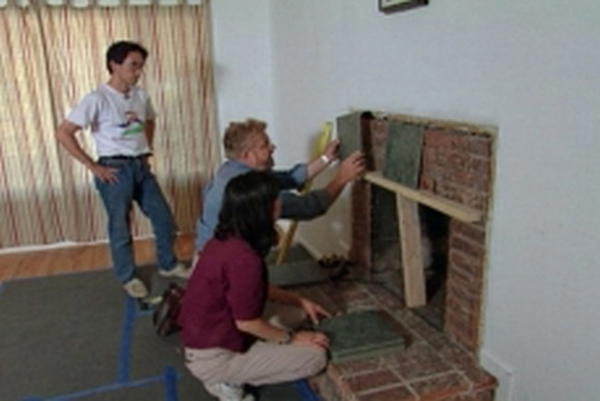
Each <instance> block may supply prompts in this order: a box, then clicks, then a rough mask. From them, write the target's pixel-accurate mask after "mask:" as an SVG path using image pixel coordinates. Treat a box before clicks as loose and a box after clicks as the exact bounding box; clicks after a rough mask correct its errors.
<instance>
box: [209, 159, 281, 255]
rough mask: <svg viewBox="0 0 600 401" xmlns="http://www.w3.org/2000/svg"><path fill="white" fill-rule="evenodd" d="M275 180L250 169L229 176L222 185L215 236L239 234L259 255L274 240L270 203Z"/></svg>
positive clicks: (274, 194) (276, 189) (276, 186)
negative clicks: (225, 185) (222, 194)
mask: <svg viewBox="0 0 600 401" xmlns="http://www.w3.org/2000/svg"><path fill="white" fill-rule="evenodd" d="M279 190H280V187H279V181H278V180H277V178H275V177H274V176H273V175H272V174H270V173H267V172H260V171H250V172H248V173H245V174H242V175H239V176H237V177H235V178H233V179H232V180H231V181H229V183H228V184H227V187H225V195H224V197H223V204H222V206H221V213H220V214H219V224H218V225H217V229H216V231H215V238H217V239H218V240H224V239H227V238H229V237H230V236H239V237H241V238H242V239H244V240H245V241H246V242H248V243H249V244H250V246H251V247H252V248H253V249H254V250H255V251H256V252H257V253H258V254H259V255H261V256H262V257H264V256H266V254H267V253H268V252H269V249H270V248H271V246H273V245H274V244H275V242H276V240H277V231H275V217H274V216H273V206H274V204H275V200H276V199H277V196H278V195H279Z"/></svg>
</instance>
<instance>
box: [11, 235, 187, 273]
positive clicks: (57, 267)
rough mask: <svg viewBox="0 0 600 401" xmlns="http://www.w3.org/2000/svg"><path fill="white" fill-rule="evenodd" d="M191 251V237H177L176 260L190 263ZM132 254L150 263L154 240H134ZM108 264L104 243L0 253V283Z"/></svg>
mask: <svg viewBox="0 0 600 401" xmlns="http://www.w3.org/2000/svg"><path fill="white" fill-rule="evenodd" d="M193 252H194V237H193V235H191V234H184V235H180V236H178V237H177V239H176V241H175V253H176V255H177V257H178V258H179V259H181V260H191V259H192V254H193ZM134 253H135V260H136V262H137V263H139V264H143V263H148V262H152V261H153V260H155V257H154V241H153V240H151V239H148V240H138V241H135V243H134ZM110 264H111V262H110V255H109V251H108V246H107V244H106V243H97V244H81V245H69V246H64V247H52V248H47V249H41V250H32V251H18V252H3V253H0V281H5V280H11V279H15V278H26V277H43V276H51V275H54V274H63V273H73V272H80V271H90V270H98V269H107V268H109V267H110Z"/></svg>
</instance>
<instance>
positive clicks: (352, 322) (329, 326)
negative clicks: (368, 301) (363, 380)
mask: <svg viewBox="0 0 600 401" xmlns="http://www.w3.org/2000/svg"><path fill="white" fill-rule="evenodd" d="M317 330H320V331H323V332H325V333H326V334H327V335H328V336H329V338H330V339H331V346H330V352H331V359H332V360H333V361H344V360H351V359H356V358H365V357H368V356H374V355H379V354H381V353H386V352H392V351H399V350H402V349H404V348H405V347H406V344H407V339H406V333H405V332H404V331H403V330H402V329H401V328H400V326H399V325H398V323H397V322H394V320H393V319H392V318H391V317H390V316H389V315H388V314H387V313H386V312H384V311H382V310H367V311H360V312H352V313H347V314H344V315H339V316H334V317H332V318H330V319H325V320H323V321H321V323H319V325H318V326H317Z"/></svg>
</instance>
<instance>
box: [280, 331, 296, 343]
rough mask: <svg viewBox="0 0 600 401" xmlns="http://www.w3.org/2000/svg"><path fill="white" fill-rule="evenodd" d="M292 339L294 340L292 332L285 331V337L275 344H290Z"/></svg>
mask: <svg viewBox="0 0 600 401" xmlns="http://www.w3.org/2000/svg"><path fill="white" fill-rule="evenodd" d="M293 339H294V332H293V331H286V332H285V337H284V338H283V339H281V340H277V344H279V345H285V344H290V343H291V342H292V340H293Z"/></svg>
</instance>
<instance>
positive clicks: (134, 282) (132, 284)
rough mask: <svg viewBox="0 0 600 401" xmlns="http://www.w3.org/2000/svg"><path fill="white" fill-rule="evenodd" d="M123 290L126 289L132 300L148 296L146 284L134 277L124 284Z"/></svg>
mask: <svg viewBox="0 0 600 401" xmlns="http://www.w3.org/2000/svg"><path fill="white" fill-rule="evenodd" d="M123 288H124V289H125V292H127V295H129V296H130V297H132V298H145V297H147V296H148V288H146V284H144V282H143V281H142V280H140V279H139V278H137V277H134V278H132V279H131V280H129V281H128V282H126V283H125V284H123Z"/></svg>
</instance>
